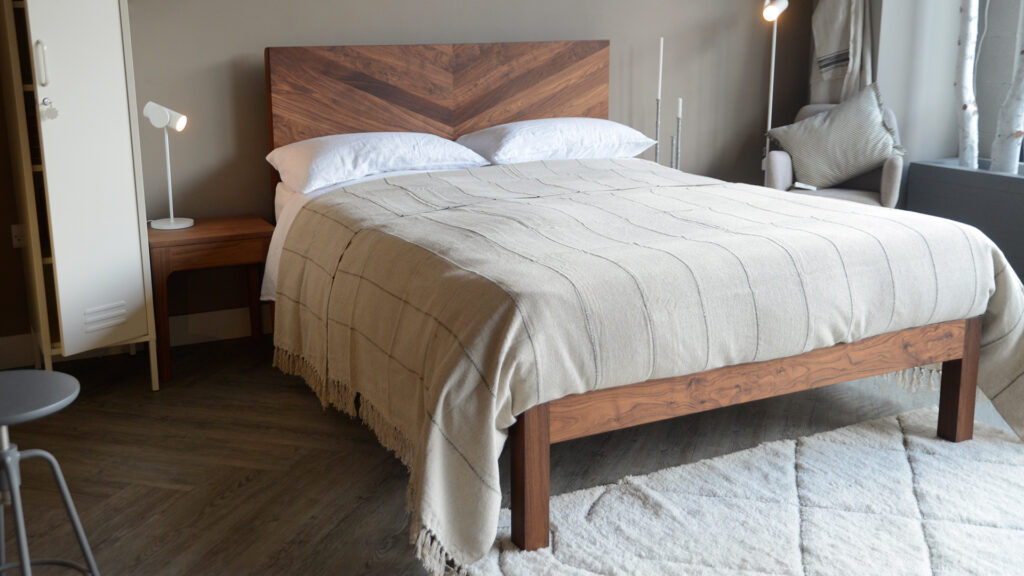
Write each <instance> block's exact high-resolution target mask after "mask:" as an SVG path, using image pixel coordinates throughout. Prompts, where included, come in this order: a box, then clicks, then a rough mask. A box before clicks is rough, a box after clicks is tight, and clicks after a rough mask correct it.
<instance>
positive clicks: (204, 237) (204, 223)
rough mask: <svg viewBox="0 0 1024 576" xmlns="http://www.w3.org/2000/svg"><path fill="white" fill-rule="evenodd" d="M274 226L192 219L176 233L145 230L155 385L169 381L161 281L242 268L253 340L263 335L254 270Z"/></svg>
mask: <svg viewBox="0 0 1024 576" xmlns="http://www.w3.org/2000/svg"><path fill="white" fill-rule="evenodd" d="M273 232H274V227H273V226H272V225H270V224H269V223H267V221H265V220H262V219H260V218H256V217H254V216H238V217H229V218H203V219H197V220H196V224H195V226H193V227H191V228H184V229H181V230H154V229H152V228H150V229H149V260H150V266H151V268H152V270H153V306H154V314H155V318H156V335H157V358H158V364H159V367H160V381H161V382H166V381H167V380H170V378H171V343H170V324H169V318H168V309H167V279H168V278H169V277H170V275H171V274H173V273H175V272H180V271H182V270H200V269H206V268H220V267H223V266H246V267H247V269H248V273H249V322H250V330H251V332H252V337H253V338H259V337H260V335H261V334H262V333H263V326H262V322H261V320H260V296H259V294H260V286H259V279H260V268H261V267H262V266H263V263H264V261H265V260H266V258H267V248H268V247H269V246H270V236H271V234H273Z"/></svg>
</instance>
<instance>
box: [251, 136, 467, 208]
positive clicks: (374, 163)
mask: <svg viewBox="0 0 1024 576" xmlns="http://www.w3.org/2000/svg"><path fill="white" fill-rule="evenodd" d="M267 162H270V164H271V165H272V166H273V167H274V168H275V169H276V170H277V172H278V173H279V174H280V175H281V181H282V182H284V183H285V185H287V186H288V187H289V188H291V189H292V190H295V191H296V192H299V193H301V194H308V193H310V192H312V191H313V190H316V189H318V188H323V187H324V186H330V185H332V184H336V183H338V182H344V181H346V180H353V179H355V178H362V177H364V176H369V175H371V174H378V173H380V172H392V171H396V170H462V169H464V168H476V167H477V166H484V165H486V164H487V160H484V159H483V158H481V157H480V155H479V154H477V153H476V152H473V151H472V150H470V149H469V148H466V147H465V146H461V145H459V144H456V143H455V142H452V141H451V140H447V139H445V138H441V137H440V136H435V135H433V134H422V133H419V132H359V133H356V134H336V135H333V136H322V137H320V138H310V139H309V140H301V141H299V142H293V143H291V144H288V145H286V146H281V147H280V148H275V149H274V151H273V152H271V153H270V154H268V155H267Z"/></svg>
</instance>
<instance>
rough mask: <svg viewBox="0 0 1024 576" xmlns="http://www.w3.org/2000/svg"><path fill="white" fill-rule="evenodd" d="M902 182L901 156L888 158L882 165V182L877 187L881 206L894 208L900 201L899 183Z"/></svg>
mask: <svg viewBox="0 0 1024 576" xmlns="http://www.w3.org/2000/svg"><path fill="white" fill-rule="evenodd" d="M902 180H903V156H889V158H888V159H886V161H885V164H883V165H882V182H881V185H880V186H879V189H878V190H879V192H880V195H881V198H880V199H881V201H882V206H885V207H886V208H895V207H896V203H897V202H899V199H900V182H901V181H902Z"/></svg>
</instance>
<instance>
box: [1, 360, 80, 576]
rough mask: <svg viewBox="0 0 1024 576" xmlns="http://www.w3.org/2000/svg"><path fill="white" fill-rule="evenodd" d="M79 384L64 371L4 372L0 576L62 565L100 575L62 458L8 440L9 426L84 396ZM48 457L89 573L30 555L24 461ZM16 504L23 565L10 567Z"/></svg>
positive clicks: (29, 573) (67, 564)
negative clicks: (7, 519)
mask: <svg viewBox="0 0 1024 576" xmlns="http://www.w3.org/2000/svg"><path fill="white" fill-rule="evenodd" d="M78 390H79V386H78V380H75V379H74V378H73V377H71V376H68V375H67V374H61V373H60V372H44V371H42V370H9V371H6V372H0V491H2V492H3V502H2V505H0V574H3V573H4V572H7V571H8V570H14V569H20V570H21V573H22V574H23V575H24V576H32V566H39V565H49V566H62V567H65V568H71V569H73V570H77V571H79V572H81V573H82V574H89V575H91V576H99V573H100V571H99V570H98V569H97V568H96V560H95V559H93V557H92V550H91V549H89V542H88V541H86V539H85V531H84V530H82V523H81V521H79V519H78V512H76V511H75V505H74V503H72V502H71V493H70V492H68V485H67V483H66V482H64V475H63V474H62V473H61V471H60V466H59V465H58V464H57V459H56V458H54V457H53V455H52V454H50V453H49V452H46V451H44V450H24V451H18V446H17V445H15V444H11V441H10V438H9V437H8V435H7V427H8V426H13V425H15V424H21V423H23V422H28V421H30V420H35V419H37V418H42V417H43V416H49V415H50V414H53V413H55V412H57V411H59V410H61V409H63V408H64V407H65V406H67V405H68V404H71V403H72V402H73V401H74V400H75V398H77V397H78ZM30 458H42V459H43V460H46V462H47V463H48V464H49V465H50V468H51V469H52V470H53V477H54V479H55V480H56V481H57V487H58V488H60V495H61V497H62V498H63V499H64V507H65V508H67V511H68V517H69V518H70V519H71V525H72V526H73V527H74V529H75V535H76V536H77V537H78V545H79V546H81V547H82V555H83V556H85V563H86V564H87V565H88V568H86V567H85V566H82V565H80V564H76V563H74V562H68V561H66V560H57V559H51V558H45V559H41V560H31V559H30V558H29V556H28V537H27V536H26V534H25V516H24V513H23V511H22V507H21V467H20V465H19V463H20V461H21V460H28V459H30ZM8 504H10V505H11V508H12V511H13V512H14V530H15V534H16V535H17V538H18V557H19V559H20V560H21V561H20V562H11V563H8V562H7V558H6V548H7V546H6V544H5V540H4V514H3V512H4V508H5V507H6V506H7V505H8Z"/></svg>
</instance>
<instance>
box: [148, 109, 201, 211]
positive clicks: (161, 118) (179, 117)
mask: <svg viewBox="0 0 1024 576" xmlns="http://www.w3.org/2000/svg"><path fill="white" fill-rule="evenodd" d="M142 115H143V116H145V117H146V118H149V123H150V124H152V125H153V127H154V128H161V129H163V131H164V158H165V159H166V160H167V205H168V207H169V208H170V211H171V217H170V218H161V219H160V220H153V221H152V222H150V226H152V227H153V228H154V229H156V230H180V229H182V228H189V227H191V226H192V224H193V223H194V222H193V221H192V219H191V218H175V217H174V193H173V192H172V191H171V143H170V139H169V138H168V137H167V129H168V128H170V129H172V130H174V131H175V132H181V131H182V130H184V129H185V125H186V124H188V117H187V116H185V115H184V114H180V113H178V112H175V111H174V110H171V109H170V108H168V107H166V106H161V105H160V104H157V103H156V102H146V106H145V107H144V108H143V109H142Z"/></svg>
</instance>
